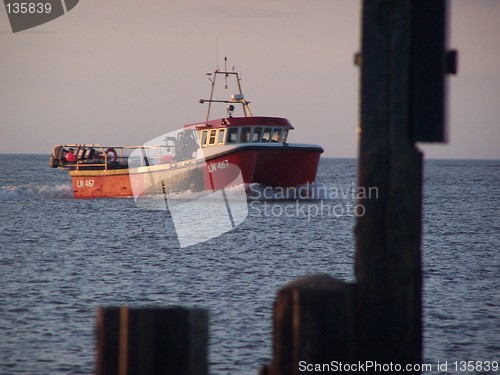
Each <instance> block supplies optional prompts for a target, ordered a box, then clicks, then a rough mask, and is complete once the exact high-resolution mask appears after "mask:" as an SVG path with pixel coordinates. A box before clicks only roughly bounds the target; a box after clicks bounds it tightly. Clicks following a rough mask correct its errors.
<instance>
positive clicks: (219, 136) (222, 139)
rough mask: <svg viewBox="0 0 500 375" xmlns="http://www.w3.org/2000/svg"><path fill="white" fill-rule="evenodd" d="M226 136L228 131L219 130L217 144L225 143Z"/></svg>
mask: <svg viewBox="0 0 500 375" xmlns="http://www.w3.org/2000/svg"><path fill="white" fill-rule="evenodd" d="M225 135H226V129H219V135H218V137H217V143H219V144H221V143H224V136H225Z"/></svg>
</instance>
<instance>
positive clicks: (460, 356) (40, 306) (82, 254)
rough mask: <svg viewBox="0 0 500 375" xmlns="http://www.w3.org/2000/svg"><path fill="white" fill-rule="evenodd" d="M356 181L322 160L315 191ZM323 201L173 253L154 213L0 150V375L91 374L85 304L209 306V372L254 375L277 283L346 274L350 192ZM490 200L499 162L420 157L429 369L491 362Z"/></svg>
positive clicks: (165, 222)
mask: <svg viewBox="0 0 500 375" xmlns="http://www.w3.org/2000/svg"><path fill="white" fill-rule="evenodd" d="M355 179H356V165H355V160H352V159H351V160H349V159H324V160H322V162H321V165H320V170H319V175H318V182H319V184H320V186H322V187H326V188H328V189H329V191H337V192H339V191H344V192H348V191H349V189H352V187H353V184H354V183H355ZM341 189H343V190H341ZM348 195H349V194H348ZM328 198H329V199H328V200H325V201H324V203H321V204H323V206H322V207H320V206H319V204H320V202H319V201H315V202H303V201H302V202H299V203H300V204H304V205H306V206H305V208H302V211H300V207H299V209H297V206H295V208H293V207H291V206H290V205H293V204H294V202H291V201H286V202H280V201H275V200H270V201H260V202H257V203H256V204H254V205H253V206H251V207H250V206H249V216H248V217H247V219H246V220H245V221H244V222H243V223H242V224H241V225H240V226H239V227H237V228H236V229H235V230H234V231H232V232H229V233H226V234H224V235H222V236H220V237H217V238H214V239H212V240H210V241H207V242H204V243H201V244H198V245H195V246H191V247H187V248H180V247H179V242H178V240H177V237H176V234H175V230H174V226H173V223H172V220H171V219H170V218H169V217H168V216H167V214H166V213H165V212H162V211H146V210H143V209H140V208H137V207H135V204H134V201H133V199H101V200H74V199H72V197H71V187H70V183H69V178H68V176H67V175H66V173H65V172H63V171H58V170H53V169H50V168H49V167H48V157H47V156H33V155H0V285H1V286H2V289H1V291H0V374H18V373H26V374H90V373H92V372H93V371H94V362H95V358H94V353H95V335H94V326H95V312H96V308H97V307H98V306H116V305H129V306H174V305H182V306H186V307H201V308H206V309H208V310H209V313H210V329H211V331H210V363H211V365H210V366H211V372H212V373H216V374H256V373H257V371H258V369H259V368H260V367H261V366H262V364H264V363H267V362H268V361H269V359H270V352H271V349H270V347H271V316H272V304H273V300H274V296H275V293H276V291H277V289H278V288H280V287H282V286H283V285H284V284H286V283H288V282H289V281H291V280H293V279H295V278H297V277H300V276H303V275H305V274H311V273H328V274H331V275H333V276H335V277H338V278H342V279H345V280H350V281H352V280H354V276H353V253H354V240H353V225H354V217H353V216H352V215H349V214H348V211H347V207H348V205H349V204H351V203H352V199H351V198H350V197H349V196H346V197H342V196H337V197H328ZM499 203H500V161H428V162H426V165H425V205H424V208H425V213H424V240H423V266H424V282H425V284H424V306H425V310H424V325H425V332H424V335H425V359H426V362H428V363H433V364H436V363H437V362H438V361H440V362H441V363H443V362H444V361H461V360H475V361H486V360H489V361H493V360H497V361H498V360H499V359H500V356H499V353H500V319H499V316H500V294H499V293H500V255H499V249H500V237H499V236H500V223H499V215H498V208H499ZM264 204H265V205H267V206H265V207H266V209H267V211H265V210H264ZM311 207H314V209H311ZM334 207H335V210H333V208H334ZM308 210H309V211H308ZM342 210H344V211H342ZM280 213H281V214H280ZM284 213H287V214H284ZM193 230H196V228H193Z"/></svg>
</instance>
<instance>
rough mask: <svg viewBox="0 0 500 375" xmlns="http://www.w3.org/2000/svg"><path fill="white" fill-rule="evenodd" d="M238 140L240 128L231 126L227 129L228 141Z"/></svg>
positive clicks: (234, 141)
mask: <svg viewBox="0 0 500 375" xmlns="http://www.w3.org/2000/svg"><path fill="white" fill-rule="evenodd" d="M236 142H238V128H230V129H228V130H227V139H226V143H236Z"/></svg>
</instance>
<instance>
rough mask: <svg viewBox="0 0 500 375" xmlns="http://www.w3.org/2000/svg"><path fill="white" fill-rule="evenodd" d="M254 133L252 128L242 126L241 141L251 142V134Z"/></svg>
mask: <svg viewBox="0 0 500 375" xmlns="http://www.w3.org/2000/svg"><path fill="white" fill-rule="evenodd" d="M251 133H252V128H247V127H245V128H242V129H241V136H240V142H241V143H247V142H250V134H251Z"/></svg>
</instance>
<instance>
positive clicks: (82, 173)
mask: <svg viewBox="0 0 500 375" xmlns="http://www.w3.org/2000/svg"><path fill="white" fill-rule="evenodd" d="M225 61H226V64H225V65H226V68H225V69H224V70H221V69H219V68H217V69H216V70H215V71H214V72H213V73H208V74H207V75H208V77H209V79H210V81H211V92H210V98H209V99H200V103H206V104H208V111H207V116H206V119H205V120H204V121H202V122H198V123H193V124H188V125H185V126H184V127H182V128H181V129H178V130H176V131H174V132H169V133H167V134H164V135H162V136H160V137H157V138H155V139H154V140H151V141H149V142H146V143H144V144H143V145H141V146H105V145H101V144H64V145H56V146H54V147H53V150H52V156H51V157H50V166H51V167H53V168H62V169H66V170H69V174H70V176H71V180H72V186H73V193H74V197H75V198H111V197H127V196H135V197H137V196H138V195H142V194H148V193H154V192H159V193H162V192H163V193H168V192H178V191H184V190H192V191H202V190H214V189H221V188H224V187H226V186H229V185H230V184H232V183H237V182H243V183H245V184H251V183H258V184H261V185H264V186H270V187H293V186H298V185H302V184H306V183H312V182H314V181H315V179H316V172H317V169H318V164H319V159H320V155H321V153H322V152H323V148H322V147H321V146H318V145H309V144H293V143H288V136H289V133H290V131H291V130H293V126H292V125H291V124H290V122H289V121H288V120H287V119H285V118H281V117H268V116H253V114H252V112H251V110H250V107H249V104H250V102H248V101H247V100H246V99H245V97H244V95H243V92H242V89H241V78H240V74H239V73H237V72H235V71H234V68H233V70H232V71H228V69H227V60H225ZM221 76H222V78H223V79H225V81H226V84H225V87H226V88H227V80H228V78H233V79H234V80H235V81H236V83H237V91H238V92H237V93H236V94H233V95H231V96H230V98H229V99H215V98H214V88H215V85H216V82H217V78H218V77H221ZM219 81H220V79H219ZM220 103H222V104H224V105H225V106H226V116H225V117H221V118H217V119H210V114H211V110H212V106H213V105H214V106H215V105H216V104H220ZM240 105H241V110H242V116H233V113H234V112H235V110H236V107H235V106H238V107H239V106H240Z"/></svg>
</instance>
